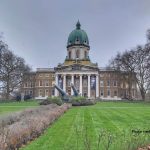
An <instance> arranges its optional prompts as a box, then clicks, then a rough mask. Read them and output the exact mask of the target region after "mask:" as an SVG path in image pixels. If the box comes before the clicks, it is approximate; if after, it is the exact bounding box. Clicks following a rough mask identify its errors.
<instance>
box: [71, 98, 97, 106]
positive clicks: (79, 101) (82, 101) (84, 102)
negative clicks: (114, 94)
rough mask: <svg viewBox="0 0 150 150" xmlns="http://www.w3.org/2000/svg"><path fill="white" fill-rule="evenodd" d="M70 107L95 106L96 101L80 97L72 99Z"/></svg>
mask: <svg viewBox="0 0 150 150" xmlns="http://www.w3.org/2000/svg"><path fill="white" fill-rule="evenodd" d="M70 102H71V103H72V106H88V105H94V104H96V100H91V99H87V98H85V97H82V96H77V97H72V99H71V101H70Z"/></svg>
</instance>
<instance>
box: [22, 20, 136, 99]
mask: <svg viewBox="0 0 150 150" xmlns="http://www.w3.org/2000/svg"><path fill="white" fill-rule="evenodd" d="M89 52H90V45H89V39H88V36H87V34H86V32H85V31H84V30H83V29H81V24H80V22H79V21H78V22H77V24H76V29H74V30H73V31H72V32H71V33H70V34H69V37H68V41H67V56H66V58H65V61H64V63H59V64H58V66H57V67H55V68H37V70H36V71H35V72H30V73H29V74H26V75H25V80H24V82H23V84H22V89H21V92H22V93H23V94H24V95H31V96H32V97H33V98H37V99H45V98H47V97H48V96H59V95H60V94H59V92H58V91H57V89H55V88H54V84H55V85H57V86H59V87H60V88H61V89H62V90H63V91H65V92H66V93H67V94H68V95H73V94H74V93H73V90H72V88H71V84H73V85H74V86H75V88H76V89H77V91H78V92H79V93H80V95H81V96H85V97H88V98H101V99H118V100H121V99H122V98H124V97H127V96H128V95H129V85H128V82H127V81H128V77H129V76H128V74H126V73H122V72H119V71H116V70H114V69H111V68H100V67H99V66H98V64H97V63H92V62H91V60H90V55H89ZM131 88H132V89H130V90H131V93H132V97H133V98H136V93H137V86H136V82H135V80H134V79H133V80H132V87H131Z"/></svg>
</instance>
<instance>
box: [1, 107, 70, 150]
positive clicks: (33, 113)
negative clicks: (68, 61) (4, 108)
mask: <svg viewBox="0 0 150 150" xmlns="http://www.w3.org/2000/svg"><path fill="white" fill-rule="evenodd" d="M70 107H71V105H70V104H63V105H62V106H58V105H56V104H51V105H48V106H40V107H38V108H33V109H26V110H24V111H22V112H18V113H14V115H13V116H9V115H8V116H5V117H4V118H1V119H0V122H1V123H0V150H15V149H19V148H20V147H21V146H22V145H24V144H26V143H27V142H28V141H31V140H33V139H35V138H37V137H38V136H40V135H41V134H42V133H43V131H44V130H45V129H46V128H47V127H48V126H49V125H50V124H52V123H53V122H54V121H55V120H56V119H58V117H60V116H61V115H62V114H63V113H65V112H66V111H67V110H68V109H69V108H70ZM2 124H3V125H2Z"/></svg>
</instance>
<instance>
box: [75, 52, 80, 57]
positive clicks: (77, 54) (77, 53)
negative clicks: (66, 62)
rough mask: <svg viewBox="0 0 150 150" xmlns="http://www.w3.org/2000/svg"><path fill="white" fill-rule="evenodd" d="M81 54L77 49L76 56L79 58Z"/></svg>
mask: <svg viewBox="0 0 150 150" xmlns="http://www.w3.org/2000/svg"><path fill="white" fill-rule="evenodd" d="M79 55H80V51H79V50H77V51H76V58H79Z"/></svg>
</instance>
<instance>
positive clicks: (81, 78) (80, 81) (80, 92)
mask: <svg viewBox="0 0 150 150" xmlns="http://www.w3.org/2000/svg"><path fill="white" fill-rule="evenodd" d="M80 94H81V96H82V75H80Z"/></svg>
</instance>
